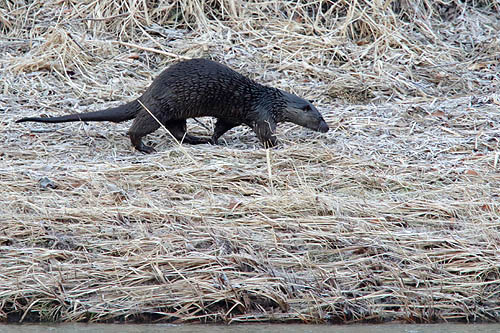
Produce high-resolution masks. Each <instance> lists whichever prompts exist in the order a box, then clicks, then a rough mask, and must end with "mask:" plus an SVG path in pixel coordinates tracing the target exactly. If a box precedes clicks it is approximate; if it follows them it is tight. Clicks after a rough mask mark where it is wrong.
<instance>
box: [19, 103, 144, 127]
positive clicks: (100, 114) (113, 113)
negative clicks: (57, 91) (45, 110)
mask: <svg viewBox="0 0 500 333" xmlns="http://www.w3.org/2000/svg"><path fill="white" fill-rule="evenodd" d="M141 108H142V107H141V105H140V104H139V102H137V100H135V101H132V102H129V103H127V104H123V105H120V106H117V107H114V108H109V109H105V110H101V111H95V112H86V113H75V114H68V115H66V116H60V117H28V118H21V119H18V120H16V123H22V122H25V121H34V122H39V123H66V122H70V121H112V122H115V123H120V122H122V121H127V120H130V119H134V118H135V117H136V116H137V114H138V113H139V111H140V110H141Z"/></svg>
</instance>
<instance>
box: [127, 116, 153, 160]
mask: <svg viewBox="0 0 500 333" xmlns="http://www.w3.org/2000/svg"><path fill="white" fill-rule="evenodd" d="M159 127H160V124H159V123H158V122H157V121H156V119H153V117H151V115H150V114H149V113H148V112H146V111H145V110H142V111H141V112H139V114H138V115H137V117H136V118H135V119H134V122H133V123H132V126H131V127H130V129H129V130H128V135H129V137H130V141H132V145H133V146H134V147H135V149H137V150H138V151H141V152H143V153H146V154H150V153H154V152H155V150H154V149H153V148H152V147H150V146H147V145H145V144H144V143H143V142H142V137H143V136H145V135H148V134H149V133H152V132H154V131H156V130H157V129H158V128H159Z"/></svg>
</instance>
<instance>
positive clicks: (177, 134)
mask: <svg viewBox="0 0 500 333" xmlns="http://www.w3.org/2000/svg"><path fill="white" fill-rule="evenodd" d="M165 127H166V128H167V129H168V130H169V131H170V133H172V135H173V136H174V138H176V139H177V141H179V142H184V143H188V144H191V145H198V144H203V143H208V142H209V139H208V138H200V137H197V136H194V135H191V134H187V133H186V128H187V126H186V119H179V120H171V121H168V122H166V123H165Z"/></svg>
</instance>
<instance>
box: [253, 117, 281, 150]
mask: <svg viewBox="0 0 500 333" xmlns="http://www.w3.org/2000/svg"><path fill="white" fill-rule="evenodd" d="M251 127H252V129H253V131H254V132H255V134H256V135H257V137H258V138H259V140H260V142H262V144H263V145H264V148H270V147H274V146H276V145H277V144H278V139H277V138H276V135H275V134H274V133H275V132H276V123H275V122H274V121H273V120H271V119H269V120H259V121H256V122H254V123H253V125H252V126H251Z"/></svg>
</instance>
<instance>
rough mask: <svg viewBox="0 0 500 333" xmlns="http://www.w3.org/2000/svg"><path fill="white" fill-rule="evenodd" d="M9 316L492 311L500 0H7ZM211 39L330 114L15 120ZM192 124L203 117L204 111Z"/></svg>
mask: <svg viewBox="0 0 500 333" xmlns="http://www.w3.org/2000/svg"><path fill="white" fill-rule="evenodd" d="M2 6H3V7H2V8H0V34H1V37H2V38H1V39H0V50H1V52H2V57H1V58H0V68H1V71H0V77H1V80H0V82H1V83H0V109H1V110H2V114H3V117H2V119H1V120H0V128H1V131H0V140H1V142H2V147H1V150H0V161H1V164H0V191H1V192H0V198H1V199H0V207H1V208H0V209H1V212H2V214H0V266H1V267H0V300H1V301H0V318H1V320H4V321H7V320H11V321H28V320H45V321H93V322H97V321H116V320H123V321H176V322H186V321H201V322H226V323H235V322H252V321H284V322H291V321H299V322H306V323H324V322H335V323H339V322H341V323H352V322H358V321H387V320H402V321H406V322H434V321H451V320H462V321H498V320H499V318H500V301H499V300H500V254H499V247H500V236H499V229H500V219H499V217H500V205H499V204H498V200H499V195H500V193H499V189H500V176H499V175H500V174H499V168H500V166H499V163H500V161H499V160H500V150H499V142H500V134H499V133H500V128H499V126H500V125H499V124H500V113H499V105H500V96H499V95H498V85H499V78H500V75H499V70H498V60H499V54H500V53H499V51H500V50H499V48H500V44H499V37H500V36H499V31H500V19H499V17H500V16H499V6H498V3H497V2H495V1H476V2H461V1H456V0H454V1H427V0H426V1H420V2H418V4H415V3H414V2H409V1H403V0H401V1H385V2H380V1H355V2H351V1H336V2H327V1H288V2H281V1H246V2H242V1H232V0H218V1H198V0H182V1H166V2H146V1H135V0H129V1H122V0H108V1H66V2H48V1H41V0H35V1H31V2H29V3H28V2H26V3H24V2H22V1H16V2H13V1H7V2H4V4H3V5H2ZM190 57H210V58H212V59H215V60H218V61H220V62H222V63H225V64H228V65H229V66H231V67H233V68H234V69H236V70H238V71H240V72H242V73H244V74H247V75H249V76H250V77H252V78H254V79H256V80H258V81H260V82H263V83H266V84H269V85H272V86H276V87H279V88H282V89H286V90H289V91H292V92H294V93H297V94H299V95H301V96H303V97H305V98H308V99H312V100H315V103H316V105H317V106H318V108H319V109H320V110H321V111H322V113H323V114H324V116H325V119H326V120H327V122H328V123H329V124H330V125H331V128H332V130H331V131H330V132H329V133H327V134H318V133H312V132H310V131H308V130H306V129H303V128H298V127H297V126H292V125H284V126H280V128H279V137H280V139H281V141H282V144H281V145H280V147H278V148H276V149H272V150H269V151H265V150H264V149H262V148H261V147H260V145H259V144H258V142H257V140H256V138H255V137H254V135H253V134H252V133H251V132H250V131H249V130H248V129H245V128H238V129H235V130H232V131H231V132H230V133H228V134H227V135H225V136H224V138H223V140H222V141H223V142H222V144H221V145H220V146H217V147H213V146H209V145H201V146H194V147H193V146H182V147H181V146H179V145H177V144H175V143H173V142H172V140H170V137H169V135H168V134H166V133H163V132H162V131H158V132H157V133H155V134H153V135H151V136H150V137H149V138H150V140H151V142H152V144H153V145H154V146H155V147H156V149H157V150H158V153H156V154H153V155H150V156H146V155H142V154H139V153H137V152H135V151H133V150H132V148H131V147H130V144H129V140H128V138H127V137H126V135H125V133H126V129H127V127H128V124H119V125H114V124H111V125H110V124H99V123H89V124H83V123H73V124H58V125H44V124H15V123H14V120H15V119H17V118H20V117H23V116H28V115H38V114H50V115H56V114H57V115H60V114H65V113H69V112H74V111H86V110H98V109H101V108H105V107H108V106H111V105H117V104H119V103H123V102H124V101H128V100H131V99H133V98H135V97H137V96H139V95H140V93H141V92H142V91H144V89H145V88H146V87H147V86H148V85H149V84H150V82H151V80H152V78H153V77H155V76H156V75H157V74H158V73H159V72H160V71H161V70H162V69H163V68H165V67H166V66H168V65H169V64H170V63H173V62H175V61H177V60H180V59H184V58H190ZM200 121H201V124H200V123H198V122H194V121H192V122H191V123H190V124H189V126H190V131H191V132H193V133H196V134H198V135H210V131H211V130H212V126H213V125H212V120H210V119H200Z"/></svg>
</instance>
